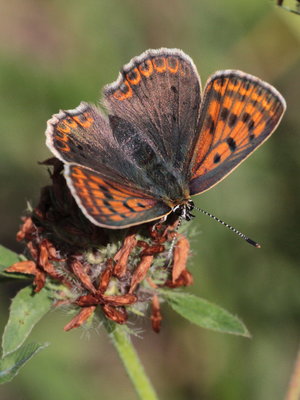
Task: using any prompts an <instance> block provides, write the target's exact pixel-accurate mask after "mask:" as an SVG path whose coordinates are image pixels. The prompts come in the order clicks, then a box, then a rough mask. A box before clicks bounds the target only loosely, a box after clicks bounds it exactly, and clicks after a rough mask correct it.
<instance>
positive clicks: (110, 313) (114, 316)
mask: <svg viewBox="0 0 300 400" xmlns="http://www.w3.org/2000/svg"><path fill="white" fill-rule="evenodd" d="M102 310H103V312H104V314H105V316H106V317H107V318H108V319H110V320H112V321H114V322H116V323H118V324H124V323H125V322H126V321H127V318H128V316H127V312H126V310H125V308H123V307H122V308H118V309H117V308H116V307H114V306H112V305H110V304H105V305H104V306H102Z"/></svg>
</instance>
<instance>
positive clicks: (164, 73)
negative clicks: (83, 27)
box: [46, 48, 286, 229]
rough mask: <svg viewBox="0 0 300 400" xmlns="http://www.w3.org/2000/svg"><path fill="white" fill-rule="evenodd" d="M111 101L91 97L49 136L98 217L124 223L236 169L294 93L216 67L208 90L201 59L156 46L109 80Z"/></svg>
mask: <svg viewBox="0 0 300 400" xmlns="http://www.w3.org/2000/svg"><path fill="white" fill-rule="evenodd" d="M103 104H104V107H105V108H106V110H107V115H106V114H104V113H103V112H102V110H101V109H100V108H99V107H97V106H95V105H91V104H88V103H85V102H82V103H81V104H80V105H79V106H78V107H77V108H75V109H74V110H68V111H60V112H59V113H58V114H55V115H53V117H52V118H51V119H50V120H49V121H48V123H47V130H46V137H47V140H46V143H47V146H48V147H49V149H50V150H51V151H52V153H53V154H54V155H55V156H56V157H57V158H58V159H60V160H61V161H62V162H63V163H64V175H65V178H66V181H67V184H68V187H69V189H70V191H71V193H72V195H73V197H74V198H75V200H76V202H77V204H78V206H79V207H80V209H81V210H82V212H83V214H84V215H85V216H86V217H87V218H88V219H89V220H90V221H91V222H92V223H93V224H95V225H98V226H101V227H105V228H110V229H121V228H127V227H130V226H133V225H138V224H142V223H145V222H149V221H155V220H158V219H160V218H162V217H166V216H167V215H168V214H170V213H172V212H175V213H177V214H179V215H181V217H182V218H184V219H186V220H189V219H191V217H192V214H191V211H192V209H193V207H194V204H193V201H192V200H191V196H193V195H197V194H200V193H202V192H204V191H206V190H208V189H210V188H211V187H213V186H214V185H216V184H217V183H218V182H220V181H221V180H222V179H224V178H225V177H226V176H227V175H228V174H229V173H231V172H232V171H233V170H234V169H235V168H236V167H237V166H238V165H239V164H240V163H241V162H242V161H243V160H245V159H246V158H247V157H248V156H249V155H250V154H251V153H253V151H254V150H256V149H257V148H258V147H259V146H260V145H261V144H262V143H263V142H264V141H265V140H266V139H267V138H268V137H269V136H270V135H271V134H272V133H273V131H274V130H275V128H276V127H277V126H278V124H279V122H280V120H281V118H282V115H283V113H284V111H285V109H286V104H285V100H284V98H283V97H282V96H281V94H280V93H279V92H278V91H277V90H276V89H275V88H274V87H272V86H271V85H269V84H268V83H265V82H263V81H262V80H260V79H258V78H256V77H254V76H252V75H249V74H246V73H244V72H241V71H237V70H223V71H218V72H216V73H215V74H213V75H212V76H211V77H210V78H209V79H208V81H207V83H206V85H205V88H204V90H203V92H202V91H201V83H200V78H199V75H198V72H197V69H196V67H195V65H194V63H193V61H192V59H191V58H190V57H189V56H187V55H186V54H185V53H184V52H182V51H181V50H178V49H166V48H161V49H158V50H147V51H145V52H144V53H142V54H141V55H140V56H138V57H135V58H133V59H132V60H131V61H130V62H129V63H128V64H126V65H125V66H124V67H123V68H122V70H121V72H120V74H119V77H118V79H117V80H116V81H115V82H113V83H112V84H109V85H107V86H105V87H104V91H103Z"/></svg>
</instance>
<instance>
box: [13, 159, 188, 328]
mask: <svg viewBox="0 0 300 400" xmlns="http://www.w3.org/2000/svg"><path fill="white" fill-rule="evenodd" d="M43 164H45V165H49V166H51V171H50V176H51V179H52V184H51V185H49V186H46V187H44V188H43V189H42V191H41V197H40V201H39V204H38V206H37V207H36V208H35V209H34V210H33V211H32V212H31V213H30V214H29V215H27V216H26V217H24V218H23V224H22V226H21V228H20V230H19V232H18V233H17V240H18V241H23V242H25V243H26V249H27V250H26V255H27V257H28V261H21V262H18V263H16V264H14V265H12V266H11V267H9V268H8V269H7V271H8V272H19V273H23V274H30V275H33V276H34V280H33V284H34V287H35V291H36V292H39V291H40V290H43V288H44V287H45V286H47V284H48V282H51V283H53V282H55V283H56V285H53V284H51V288H50V290H49V288H48V290H49V292H50V293H51V296H52V298H53V300H54V305H55V306H56V307H58V306H61V305H65V304H68V305H71V306H73V307H75V308H76V309H77V310H78V313H77V315H76V316H75V317H74V318H73V319H72V320H71V321H70V322H69V323H68V324H67V325H66V326H65V328H64V329H65V330H70V329H72V328H75V327H78V326H80V325H82V324H83V323H84V322H85V321H86V320H87V319H88V318H90V317H91V316H92V315H93V314H94V312H95V311H96V310H97V309H101V310H102V312H103V314H104V315H105V317H106V318H108V319H110V320H112V321H114V322H116V323H119V324H124V323H126V322H127V320H128V318H129V317H130V316H131V315H134V314H135V315H146V312H147V309H148V307H149V305H151V310H152V315H151V321H152V327H153V330H154V331H155V332H159V330H160V325H161V320H162V316H161V312H160V305H159V294H158V288H161V287H168V288H178V287H180V286H187V285H191V284H192V276H191V274H190V272H189V271H188V270H187V269H186V262H187V257H188V254H189V242H188V240H187V239H186V237H184V236H183V235H182V234H178V233H177V232H176V226H177V217H176V215H172V216H170V217H169V218H168V219H167V220H166V221H164V222H158V223H157V222H156V223H153V222H152V223H147V224H143V225H139V226H135V227H133V228H129V229H122V230H117V231H116V230H110V229H104V228H100V227H98V226H95V225H94V224H92V223H91V222H90V221H89V220H87V219H86V218H85V216H84V215H83V214H82V212H81V210H80V209H79V208H78V206H77V204H76V203H75V201H74V199H73V197H72V195H71V193H70V191H69V189H68V187H67V185H66V182H65V179H64V176H63V175H62V163H61V162H60V161H59V160H57V159H55V158H52V159H49V160H47V161H45V162H44V163H43ZM174 236H178V238H177V244H176V246H175V247H174V249H171V250H172V251H171V253H172V256H171V257H172V259H171V260H169V259H168V255H169V253H170V246H171V245H172V241H173V238H174ZM62 286H63V287H64V290H61V288H62Z"/></svg>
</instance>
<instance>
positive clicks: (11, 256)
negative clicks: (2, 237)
mask: <svg viewBox="0 0 300 400" xmlns="http://www.w3.org/2000/svg"><path fill="white" fill-rule="evenodd" d="M21 260H24V257H22V256H20V255H19V254H17V253H15V252H14V251H11V250H9V249H7V248H6V247H4V246H1V245H0V279H1V280H3V278H9V279H11V278H18V279H28V276H27V277H26V276H23V275H21V274H13V273H8V272H5V271H4V270H5V268H7V267H10V266H11V265H12V264H14V263H16V262H18V261H21Z"/></svg>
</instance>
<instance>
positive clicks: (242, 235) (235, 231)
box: [194, 206, 261, 249]
mask: <svg viewBox="0 0 300 400" xmlns="http://www.w3.org/2000/svg"><path fill="white" fill-rule="evenodd" d="M194 209H195V210H198V211H200V212H202V214H205V215H207V216H208V217H210V218H212V219H214V220H215V221H217V222H220V223H221V224H222V225H224V226H226V228H228V229H230V230H231V231H232V232H234V233H236V234H237V235H238V236H240V237H241V238H242V239H244V240H246V242H248V243H250V244H252V246H254V247H257V248H258V249H260V247H261V246H260V244H259V243H257V242H255V241H254V240H252V239H250V238H248V237H247V236H246V235H244V234H243V233H242V232H240V231H238V230H237V229H235V228H234V227H233V226H231V225H229V224H227V223H226V222H224V221H222V220H221V219H219V218H217V217H215V216H214V215H212V214H211V213H209V212H208V211H205V210H202V208H199V207H195V206H194Z"/></svg>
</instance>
